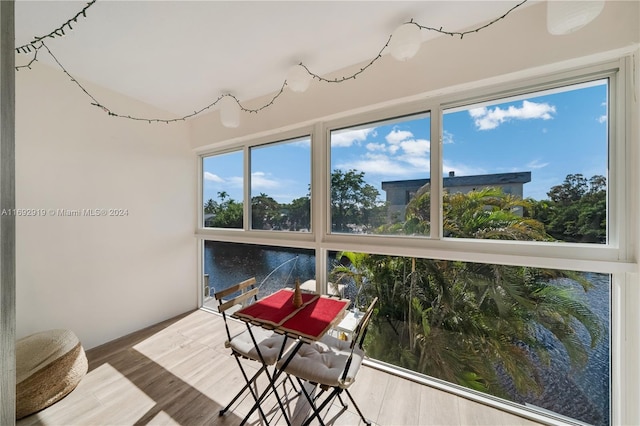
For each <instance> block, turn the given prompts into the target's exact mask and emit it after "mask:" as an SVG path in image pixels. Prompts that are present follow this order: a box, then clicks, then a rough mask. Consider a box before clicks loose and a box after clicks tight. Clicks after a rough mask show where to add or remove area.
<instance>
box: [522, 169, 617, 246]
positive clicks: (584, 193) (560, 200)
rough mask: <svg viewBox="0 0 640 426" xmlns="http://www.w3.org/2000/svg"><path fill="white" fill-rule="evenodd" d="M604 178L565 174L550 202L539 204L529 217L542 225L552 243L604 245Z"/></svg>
mask: <svg viewBox="0 0 640 426" xmlns="http://www.w3.org/2000/svg"><path fill="white" fill-rule="evenodd" d="M606 185H607V184H606V178H605V177H604V176H600V175H595V176H592V177H591V178H590V179H589V180H587V179H586V178H585V177H584V176H583V175H581V174H570V175H567V177H566V178H565V180H564V182H563V183H562V184H560V185H556V186H554V187H552V188H551V189H550V190H549V192H548V193H547V195H548V196H549V198H550V200H545V201H540V202H538V205H536V206H533V208H532V209H531V210H530V212H529V214H530V215H531V217H532V218H535V219H537V220H539V221H541V222H542V223H544V224H545V226H546V230H547V232H548V233H549V234H550V235H551V236H552V237H554V238H555V239H556V240H560V241H566V242H581V243H605V242H606V239H607V191H606Z"/></svg>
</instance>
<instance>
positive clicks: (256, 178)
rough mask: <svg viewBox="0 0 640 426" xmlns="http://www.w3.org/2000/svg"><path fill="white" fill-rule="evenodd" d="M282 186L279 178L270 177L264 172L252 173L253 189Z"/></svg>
mask: <svg viewBox="0 0 640 426" xmlns="http://www.w3.org/2000/svg"><path fill="white" fill-rule="evenodd" d="M278 187H280V183H279V182H278V181H277V180H274V179H269V178H268V177H267V174H266V173H264V172H254V173H251V188H252V189H254V190H255V189H258V190H260V189H273V188H278Z"/></svg>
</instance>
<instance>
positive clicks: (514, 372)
mask: <svg viewBox="0 0 640 426" xmlns="http://www.w3.org/2000/svg"><path fill="white" fill-rule="evenodd" d="M423 197H428V191H424V192H423V193H421V194H419V195H418V196H416V198H415V199H414V200H413V201H412V202H411V203H410V205H409V206H407V220H406V221H405V223H404V225H405V226H411V227H413V228H415V227H423V228H425V227H427V226H428V225H427V224H424V223H420V222H421V221H424V220H426V218H428V215H427V213H426V212H427V211H428V209H427V210H424V207H425V206H427V205H428V203H425V201H426V199H425V198H423ZM443 203H444V210H445V223H444V226H445V232H446V233H447V235H449V236H450V237H464V238H494V239H518V240H540V239H542V240H548V239H550V237H549V236H548V235H546V234H545V233H544V227H543V225H542V224H541V223H539V222H537V221H535V220H534V219H531V218H526V217H523V216H522V215H521V214H520V211H521V210H519V209H518V207H526V206H527V203H526V202H524V201H523V200H520V199H517V198H514V197H512V196H510V195H508V194H504V193H503V192H502V191H501V190H497V189H495V188H487V189H485V190H481V191H474V192H471V193H468V194H444V200H443ZM353 258H354V259H357V264H358V267H357V269H356V271H357V272H358V274H359V275H360V276H362V277H366V283H367V285H366V286H364V289H365V293H366V294H367V295H368V297H374V296H377V297H378V298H379V303H378V315H377V317H376V322H375V327H373V328H372V330H371V332H370V339H369V341H368V347H367V352H368V353H369V354H370V355H371V356H373V357H375V358H377V359H380V360H382V361H386V362H391V363H394V364H397V365H399V366H402V367H406V368H410V369H413V370H415V371H419V372H421V373H424V374H428V375H432V376H435V377H438V378H440V379H444V380H448V381H451V382H453V383H458V384H461V385H463V386H467V387H470V388H473V389H476V390H481V391H484V392H489V393H491V394H494V395H497V396H506V395H505V393H506V390H505V388H503V386H504V379H502V378H501V374H506V376H507V377H509V378H510V379H511V380H512V382H513V384H514V385H515V387H516V389H517V390H518V391H519V392H521V393H523V394H526V393H527V392H530V391H534V392H540V391H541V387H542V381H541V380H540V364H539V363H542V365H545V364H548V363H549V362H550V359H551V354H550V353H549V347H548V346H547V345H546V344H543V343H541V342H540V340H539V339H538V335H539V330H540V329H545V330H547V331H548V333H550V334H551V335H552V336H554V337H555V339H556V340H557V341H558V342H559V343H560V344H561V345H562V346H563V347H564V348H565V350H566V352H567V354H568V357H569V360H570V362H571V364H572V366H574V367H576V368H577V367H581V366H583V365H584V364H585V363H586V361H587V347H585V345H584V344H583V343H582V342H581V340H580V339H579V338H578V335H577V327H578V326H580V327H582V326H584V327H585V328H586V330H587V331H588V332H589V334H590V336H591V342H590V343H591V346H593V345H595V343H596V342H597V341H598V339H599V338H600V334H601V332H602V325H601V324H600V322H599V321H598V319H597V317H596V315H595V314H594V313H593V312H592V311H591V310H590V309H589V308H588V306H587V305H586V304H585V303H584V302H583V301H581V300H580V299H579V298H578V297H577V294H575V293H574V291H573V290H572V289H570V288H567V287H564V286H559V285H556V284H555V283H556V280H558V279H561V278H570V279H572V280H573V281H574V282H577V283H579V284H580V285H582V288H583V289H584V290H585V291H587V290H588V289H589V288H590V286H591V284H590V283H589V282H588V281H586V280H585V279H584V278H583V277H582V276H581V275H579V274H577V273H573V272H567V271H557V270H546V269H536V268H527V267H519V266H505V265H491V264H476V263H467V262H459V261H445V260H433V259H421V258H416V259H412V258H402V257H391V256H382V255H363V254H360V255H359V256H357V257H353ZM336 270H337V272H340V270H339V269H338V268H336ZM352 271H353V270H352Z"/></svg>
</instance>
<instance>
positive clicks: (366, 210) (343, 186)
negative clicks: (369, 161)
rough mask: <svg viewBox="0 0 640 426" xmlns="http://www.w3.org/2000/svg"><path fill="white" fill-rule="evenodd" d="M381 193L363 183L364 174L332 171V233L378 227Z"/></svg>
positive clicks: (351, 171) (353, 171)
mask: <svg viewBox="0 0 640 426" xmlns="http://www.w3.org/2000/svg"><path fill="white" fill-rule="evenodd" d="M379 195H380V192H379V191H378V190H377V189H376V188H375V187H373V186H372V185H369V184H368V183H366V182H365V180H364V172H357V171H355V170H349V171H347V172H343V171H342V170H339V169H337V170H334V171H333V173H331V220H332V222H333V225H332V229H333V230H334V231H338V232H352V229H350V227H349V226H356V227H357V226H362V227H365V228H367V227H369V226H374V227H375V226H377V223H376V222H379V221H380V217H381V216H382V215H381V213H384V210H382V211H381V209H380V208H379V207H380V206H379V203H378V196H379Z"/></svg>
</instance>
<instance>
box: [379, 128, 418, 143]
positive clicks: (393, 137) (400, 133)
mask: <svg viewBox="0 0 640 426" xmlns="http://www.w3.org/2000/svg"><path fill="white" fill-rule="evenodd" d="M412 137H413V133H411V132H409V131H408V130H397V129H393V130H392V131H391V132H389V134H388V135H387V136H385V139H386V140H387V142H389V143H390V144H398V143H400V142H402V141H404V140H407V139H409V138H412Z"/></svg>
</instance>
